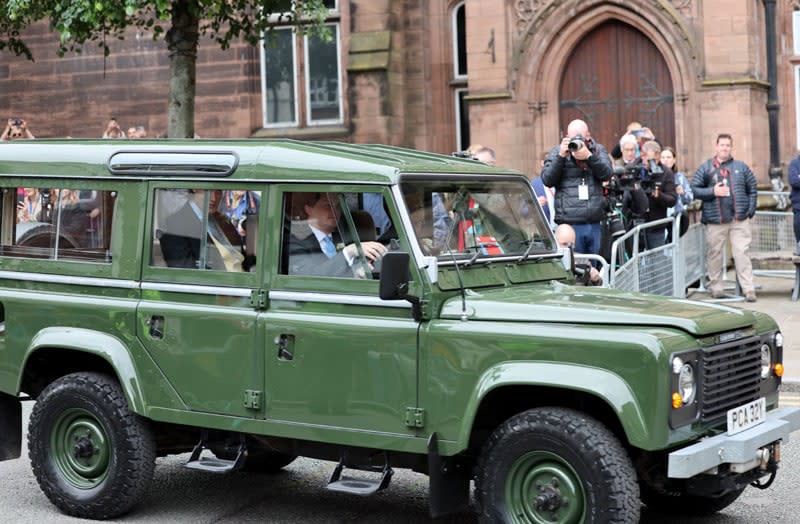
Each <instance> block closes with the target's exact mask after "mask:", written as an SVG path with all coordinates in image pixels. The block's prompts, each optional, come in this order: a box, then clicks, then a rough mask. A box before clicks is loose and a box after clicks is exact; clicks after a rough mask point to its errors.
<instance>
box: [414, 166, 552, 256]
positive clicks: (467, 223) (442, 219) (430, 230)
mask: <svg viewBox="0 0 800 524" xmlns="http://www.w3.org/2000/svg"><path fill="white" fill-rule="evenodd" d="M400 188H401V191H402V193H403V198H404V200H405V205H406V209H407V210H408V214H409V217H410V219H411V226H412V228H413V233H414V236H415V237H416V239H417V243H418V244H419V246H420V248H421V249H422V252H423V254H425V255H427V256H437V257H439V259H440V260H441V261H442V262H446V261H448V260H450V261H452V260H465V259H466V260H477V259H483V258H494V257H513V256H518V257H522V256H523V255H525V254H527V255H529V256H533V255H537V254H545V253H553V252H555V250H556V245H555V239H554V238H553V235H552V232H551V230H550V228H549V226H548V225H547V223H546V221H545V218H544V215H543V213H542V211H541V208H540V207H539V204H538V201H537V200H536V197H535V196H534V194H533V191H532V190H531V187H530V184H529V183H528V182H527V180H525V179H522V178H518V177H505V176H502V175H488V176H484V177H474V176H471V177H470V178H469V179H467V178H466V177H455V176H454V177H452V178H449V179H448V178H442V177H439V176H433V175H427V176H405V177H403V179H402V180H401V182H400Z"/></svg>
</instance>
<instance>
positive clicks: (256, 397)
mask: <svg viewBox="0 0 800 524" xmlns="http://www.w3.org/2000/svg"><path fill="white" fill-rule="evenodd" d="M244 407H245V408H247V409H261V392H260V391H257V390H255V389H245V390H244Z"/></svg>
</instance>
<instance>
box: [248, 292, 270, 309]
mask: <svg viewBox="0 0 800 524" xmlns="http://www.w3.org/2000/svg"><path fill="white" fill-rule="evenodd" d="M250 305H251V306H252V307H254V308H255V309H267V290H266V289H254V290H253V291H251V292H250Z"/></svg>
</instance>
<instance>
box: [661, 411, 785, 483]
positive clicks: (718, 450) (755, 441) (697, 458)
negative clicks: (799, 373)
mask: <svg viewBox="0 0 800 524" xmlns="http://www.w3.org/2000/svg"><path fill="white" fill-rule="evenodd" d="M798 429H800V408H780V409H777V410H775V411H771V412H769V413H768V414H767V419H766V420H765V421H764V422H762V423H761V424H759V425H758V426H756V427H754V428H750V429H748V430H747V431H743V432H741V433H739V434H736V435H733V436H728V435H726V434H724V433H723V434H721V435H717V436H714V437H710V438H707V439H705V440H702V441H700V442H698V443H697V444H692V445H691V446H687V447H685V448H682V449H679V450H677V451H673V452H672V453H670V454H669V461H668V466H667V476H668V477H669V478H674V479H687V478H691V477H694V476H695V475H699V474H700V473H703V472H705V471H708V470H710V469H712V468H715V467H717V466H720V465H722V464H746V463H749V462H752V461H753V460H754V459H756V458H757V457H758V455H757V453H758V450H759V449H760V448H763V447H764V446H766V445H768V444H771V443H773V442H776V441H778V440H783V441H784V442H785V441H787V440H789V435H790V434H791V433H792V432H793V431H797V430H798Z"/></svg>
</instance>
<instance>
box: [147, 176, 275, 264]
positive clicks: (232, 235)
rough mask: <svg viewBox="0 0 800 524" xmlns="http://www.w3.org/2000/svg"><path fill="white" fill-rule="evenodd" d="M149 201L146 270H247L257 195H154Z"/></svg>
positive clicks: (251, 254) (220, 192) (172, 192)
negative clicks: (150, 216) (150, 228)
mask: <svg viewBox="0 0 800 524" xmlns="http://www.w3.org/2000/svg"><path fill="white" fill-rule="evenodd" d="M155 198H156V199H155V208H154V209H155V216H154V217H153V232H152V233H153V236H152V242H153V251H152V256H151V259H150V265H151V266H154V267H172V268H185V269H201V270H211V271H227V272H242V271H251V270H252V269H253V267H254V266H255V253H256V240H257V234H256V232H255V231H254V230H255V225H256V224H257V223H258V209H259V205H260V201H261V195H260V192H258V191H245V190H224V191H223V190H220V189H159V190H157V191H156V195H155ZM248 223H249V224H250V226H249V229H250V230H251V233H252V234H250V235H248V233H247V231H248Z"/></svg>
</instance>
